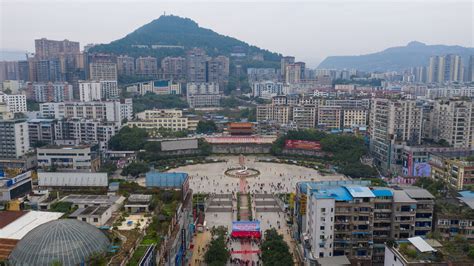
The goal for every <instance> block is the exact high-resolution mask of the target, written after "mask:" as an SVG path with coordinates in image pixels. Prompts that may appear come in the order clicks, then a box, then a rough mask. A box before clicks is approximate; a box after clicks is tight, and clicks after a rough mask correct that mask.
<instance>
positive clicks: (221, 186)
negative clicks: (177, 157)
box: [169, 156, 345, 265]
mask: <svg viewBox="0 0 474 266" xmlns="http://www.w3.org/2000/svg"><path fill="white" fill-rule="evenodd" d="M216 159H219V160H225V162H216V163H208V164H197V165H188V166H183V167H179V168H175V169H171V170H169V172H185V173H188V174H189V176H190V188H191V189H192V190H193V192H194V193H207V194H210V201H209V202H208V205H207V207H206V212H205V221H206V228H207V229H206V230H205V231H204V233H199V234H198V235H197V236H196V240H195V251H197V252H194V253H193V258H192V260H191V265H202V261H203V255H204V253H205V250H206V248H207V245H208V244H209V241H210V238H211V235H210V234H209V231H208V230H209V228H213V227H221V226H222V227H225V228H227V232H228V234H229V236H228V238H227V247H228V248H229V250H230V253H231V258H230V264H231V265H260V263H261V260H260V253H261V252H260V240H258V239H253V238H248V237H247V238H246V237H244V238H240V237H238V238H236V237H233V236H231V232H233V223H234V222H235V221H238V220H240V221H258V222H259V230H260V232H261V234H264V233H265V231H266V230H267V229H271V228H275V229H276V230H277V231H278V233H280V234H282V235H283V237H284V240H285V241H286V242H287V243H288V245H289V247H290V250H291V252H292V253H293V254H294V252H296V246H295V242H294V241H293V240H292V238H291V236H290V228H289V227H288V225H287V223H286V221H287V214H286V213H285V210H284V207H283V203H282V202H281V201H279V199H278V198H277V197H276V194H279V193H291V192H295V189H296V184H297V183H298V182H300V181H337V180H344V179H345V177H344V176H342V175H337V174H336V175H321V174H320V173H319V172H318V171H317V170H315V169H313V168H306V167H302V166H297V165H291V164H279V163H273V162H259V161H258V160H259V158H258V157H255V156H248V157H244V156H225V157H222V156H221V157H216ZM248 192H250V194H251V196H250V198H248V196H247V193H248ZM238 193H239V194H238ZM238 196H239V197H240V198H239V199H237V198H238ZM249 199H250V201H251V202H250V204H249V202H248V200H249ZM237 201H240V208H238V204H237ZM249 207H250V209H249ZM237 213H238V214H237ZM293 257H294V259H296V256H293ZM295 262H296V261H295Z"/></svg>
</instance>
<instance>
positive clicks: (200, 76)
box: [186, 48, 208, 82]
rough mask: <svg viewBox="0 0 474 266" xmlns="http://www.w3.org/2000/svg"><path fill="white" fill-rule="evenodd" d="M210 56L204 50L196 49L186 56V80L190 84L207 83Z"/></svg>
mask: <svg viewBox="0 0 474 266" xmlns="http://www.w3.org/2000/svg"><path fill="white" fill-rule="evenodd" d="M207 61H208V56H207V55H206V53H205V52H204V50H202V49H199V48H194V49H192V50H190V51H188V52H187V54H186V80H187V81H188V82H206V81H207V73H206V72H207V71H206V69H207Z"/></svg>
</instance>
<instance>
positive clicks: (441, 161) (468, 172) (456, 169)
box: [429, 151, 474, 190]
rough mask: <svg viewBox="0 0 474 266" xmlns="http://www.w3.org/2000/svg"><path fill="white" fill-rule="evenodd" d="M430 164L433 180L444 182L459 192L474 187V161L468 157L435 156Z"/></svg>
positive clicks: (431, 158)
mask: <svg viewBox="0 0 474 266" xmlns="http://www.w3.org/2000/svg"><path fill="white" fill-rule="evenodd" d="M473 152H474V151H473ZM469 153H471V152H469ZM469 153H467V154H469ZM465 154H466V153H465ZM429 164H430V167H431V178H433V179H436V180H442V181H444V182H446V183H447V184H449V185H450V186H451V187H453V188H455V189H457V190H462V189H465V188H466V187H471V186H472V185H474V161H471V160H469V159H468V157H465V156H463V157H456V156H448V155H443V154H433V155H432V156H431V157H430V161H429Z"/></svg>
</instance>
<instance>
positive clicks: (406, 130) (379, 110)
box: [370, 98, 423, 170]
mask: <svg viewBox="0 0 474 266" xmlns="http://www.w3.org/2000/svg"><path fill="white" fill-rule="evenodd" d="M422 110H423V109H422V106H420V105H418V104H417V103H416V102H415V101H413V100H405V99H403V100H390V99H379V98H375V99H373V101H372V109H371V113H370V126H371V129H370V130H371V132H370V151H371V153H372V156H373V157H374V160H375V162H376V163H377V165H379V166H381V167H382V168H383V169H385V170H388V169H389V168H390V165H391V164H392V163H395V162H394V161H395V159H394V158H393V157H392V156H393V154H394V153H393V152H392V149H394V148H395V144H400V143H408V144H420V143H421V136H422V114H423V111H422Z"/></svg>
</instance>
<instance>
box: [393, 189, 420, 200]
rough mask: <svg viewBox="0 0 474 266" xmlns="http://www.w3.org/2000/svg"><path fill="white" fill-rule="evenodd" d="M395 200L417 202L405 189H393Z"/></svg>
mask: <svg viewBox="0 0 474 266" xmlns="http://www.w3.org/2000/svg"><path fill="white" fill-rule="evenodd" d="M393 202H398V203H416V200H414V199H412V198H410V196H408V194H407V193H406V192H405V191H403V190H394V191H393Z"/></svg>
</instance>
